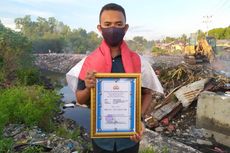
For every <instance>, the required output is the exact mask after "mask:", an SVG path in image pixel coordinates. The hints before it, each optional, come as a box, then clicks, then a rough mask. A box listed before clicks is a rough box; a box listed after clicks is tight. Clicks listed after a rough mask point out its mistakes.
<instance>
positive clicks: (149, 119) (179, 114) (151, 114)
mask: <svg viewBox="0 0 230 153" xmlns="http://www.w3.org/2000/svg"><path fill="white" fill-rule="evenodd" d="M157 72H158V75H159V79H160V81H161V83H162V85H163V87H164V89H165V93H166V96H165V97H164V96H162V95H156V94H154V95H153V96H154V98H153V99H154V100H153V103H152V106H151V107H150V109H149V110H148V113H147V114H146V116H145V122H146V126H147V127H148V128H150V129H152V130H154V131H156V132H159V133H162V134H163V135H167V136H172V137H173V138H174V139H178V141H181V142H183V143H185V144H187V145H190V146H192V147H195V148H197V149H198V148H202V147H200V145H204V146H213V147H214V148H211V149H213V150H215V149H216V150H218V149H220V148H225V149H226V148H227V149H229V148H228V147H224V146H222V145H219V144H218V146H219V147H220V146H221V147H220V148H218V147H217V143H216V142H215V140H210V139H211V138H205V132H203V131H202V129H198V128H197V127H196V109H197V106H196V105H197V100H198V96H199V95H200V94H201V93H202V92H204V91H212V92H215V93H221V94H223V95H226V96H229V91H230V86H229V85H230V84H229V83H230V78H227V77H225V76H222V75H219V74H215V73H214V71H213V70H212V68H211V67H210V66H209V65H204V64H203V65H188V64H185V63H184V64H180V65H178V66H176V67H171V68H166V69H162V68H159V67H158V69H157ZM201 131H202V132H201ZM215 147H216V148H215ZM209 149H210V148H209ZM201 150H202V149H201ZM205 150H207V148H206V149H205ZM202 151H204V150H202ZM209 151H210V150H209ZM213 152H215V151H213Z"/></svg>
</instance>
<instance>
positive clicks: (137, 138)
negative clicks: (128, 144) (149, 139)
mask: <svg viewBox="0 0 230 153" xmlns="http://www.w3.org/2000/svg"><path fill="white" fill-rule="evenodd" d="M144 131H145V125H144V123H143V122H141V131H140V133H137V134H134V135H132V136H130V139H131V140H132V141H134V142H136V143H138V142H139V141H141V139H142V136H143V133H144Z"/></svg>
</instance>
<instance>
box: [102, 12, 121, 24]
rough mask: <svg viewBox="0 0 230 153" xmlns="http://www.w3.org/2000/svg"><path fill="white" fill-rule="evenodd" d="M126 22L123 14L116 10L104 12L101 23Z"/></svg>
mask: <svg viewBox="0 0 230 153" xmlns="http://www.w3.org/2000/svg"><path fill="white" fill-rule="evenodd" d="M120 21H121V22H124V23H125V17H124V15H123V13H122V12H120V11H115V10H104V11H103V12H102V14H101V22H120Z"/></svg>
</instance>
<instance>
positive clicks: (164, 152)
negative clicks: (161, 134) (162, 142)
mask: <svg viewBox="0 0 230 153" xmlns="http://www.w3.org/2000/svg"><path fill="white" fill-rule="evenodd" d="M139 153H169V149H168V147H166V146H165V147H163V148H162V149H161V150H160V151H156V150H155V149H154V148H153V147H146V148H143V149H140V151H139Z"/></svg>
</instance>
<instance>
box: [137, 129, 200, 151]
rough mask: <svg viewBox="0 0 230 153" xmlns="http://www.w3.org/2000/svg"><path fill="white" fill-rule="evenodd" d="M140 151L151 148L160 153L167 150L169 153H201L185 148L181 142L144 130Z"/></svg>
mask: <svg viewBox="0 0 230 153" xmlns="http://www.w3.org/2000/svg"><path fill="white" fill-rule="evenodd" d="M140 147H141V148H140V150H141V149H142V148H146V147H152V148H154V149H155V150H156V151H158V152H160V151H162V149H164V148H167V149H168V152H169V153H201V152H200V151H198V150H196V149H194V148H192V147H190V146H187V145H185V144H183V143H181V142H178V141H175V140H173V139H171V138H168V137H164V136H162V135H161V134H158V133H156V132H154V131H151V130H148V129H146V130H145V133H144V137H143V139H142V141H141V142H140Z"/></svg>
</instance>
